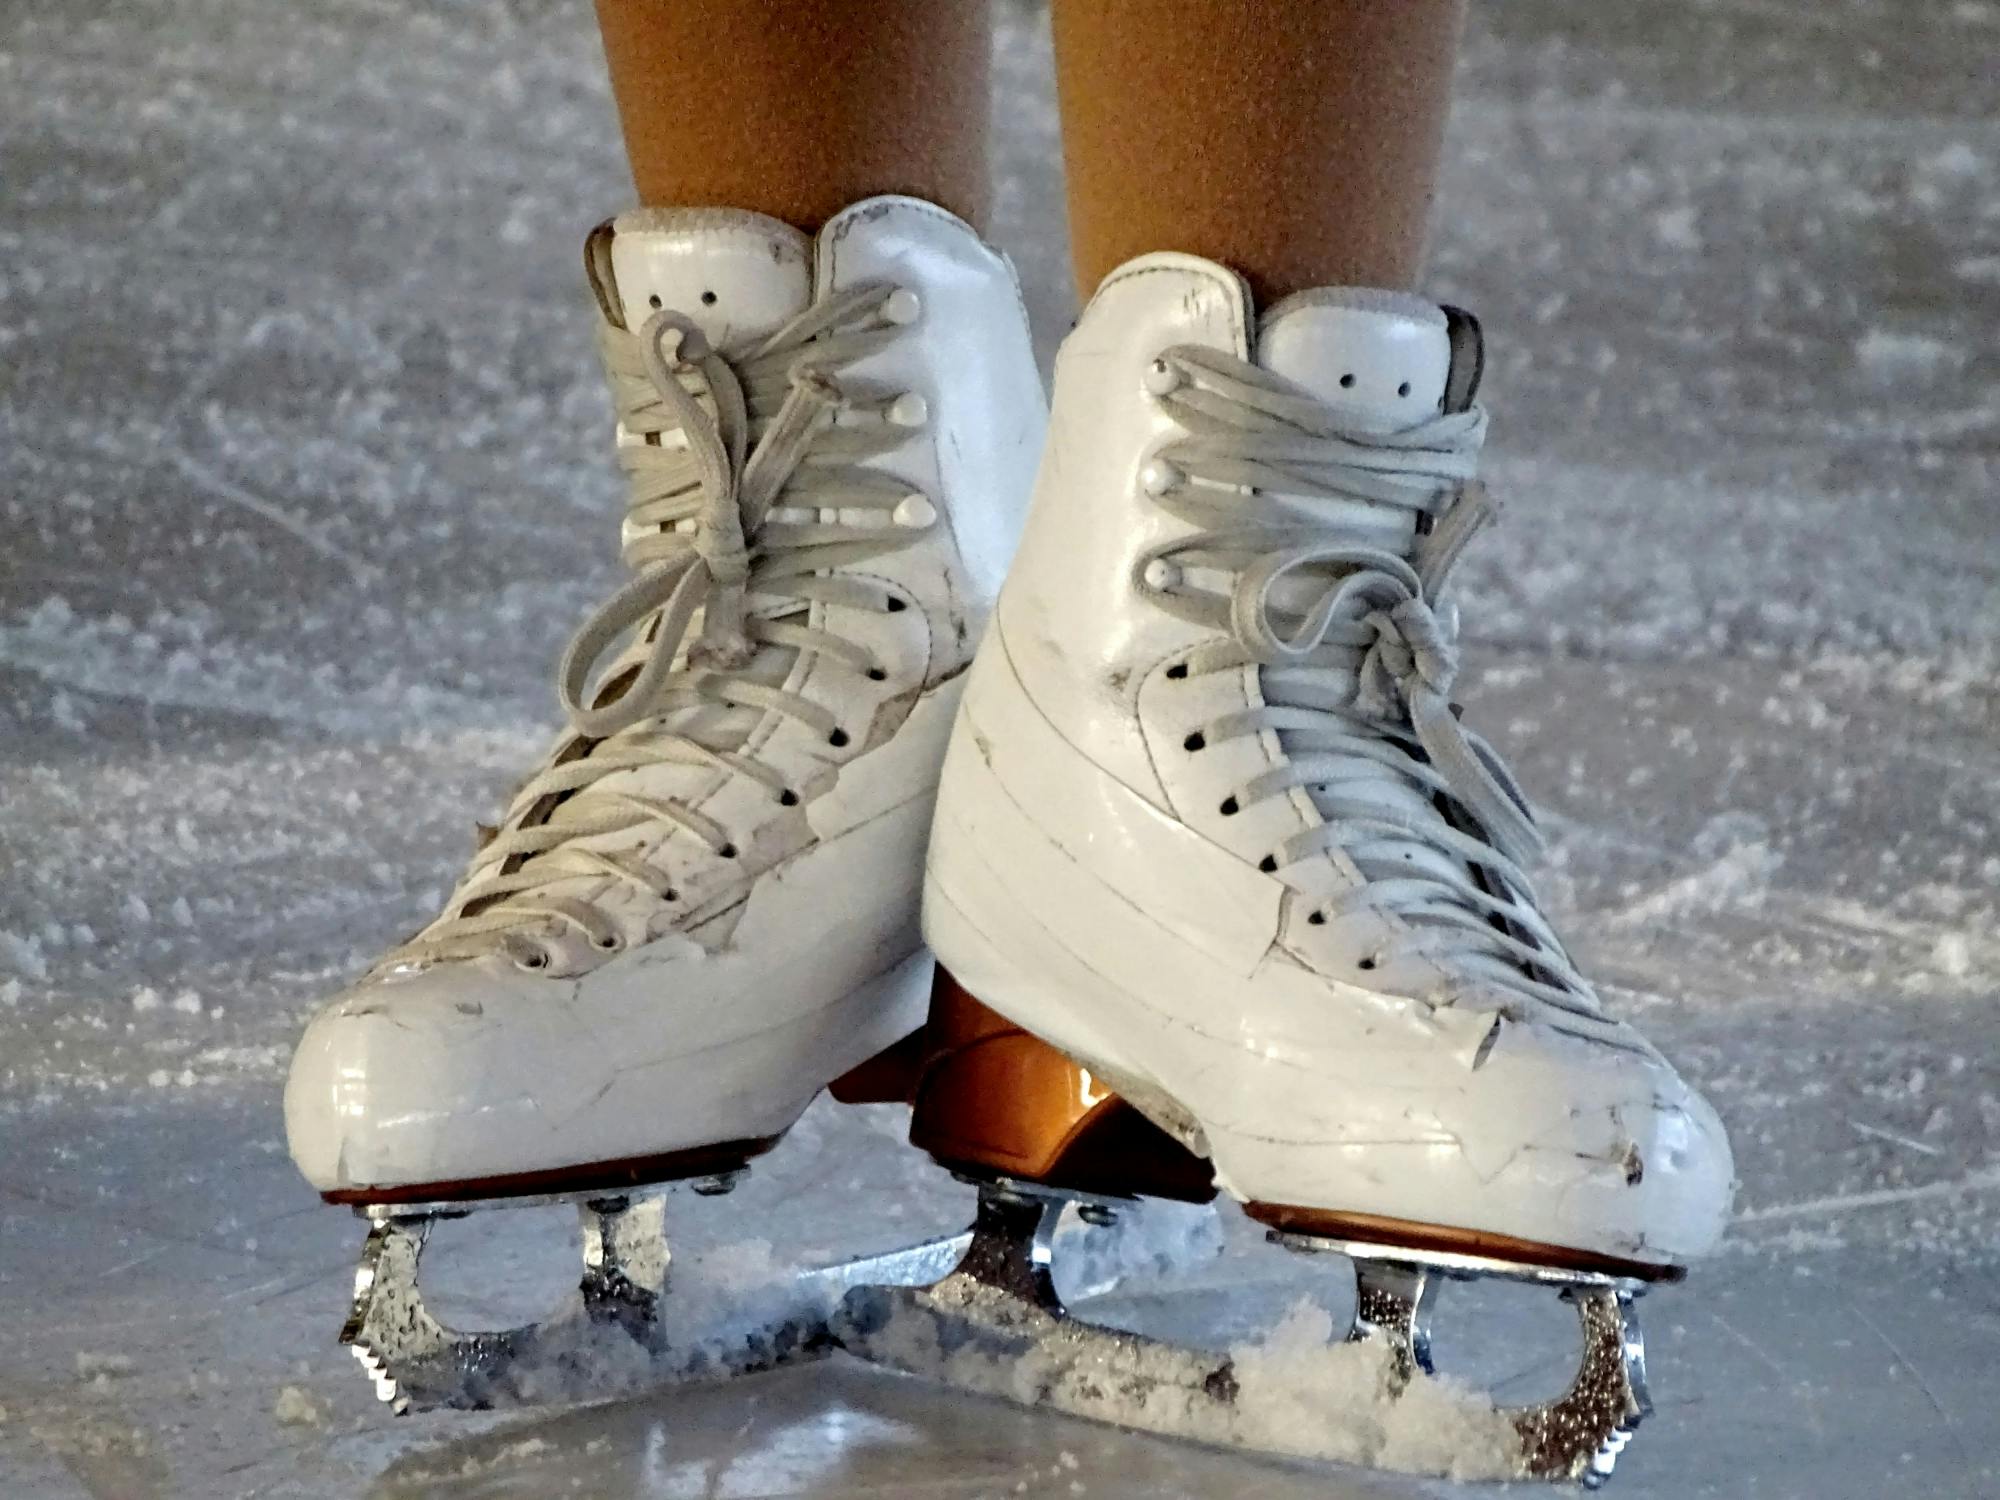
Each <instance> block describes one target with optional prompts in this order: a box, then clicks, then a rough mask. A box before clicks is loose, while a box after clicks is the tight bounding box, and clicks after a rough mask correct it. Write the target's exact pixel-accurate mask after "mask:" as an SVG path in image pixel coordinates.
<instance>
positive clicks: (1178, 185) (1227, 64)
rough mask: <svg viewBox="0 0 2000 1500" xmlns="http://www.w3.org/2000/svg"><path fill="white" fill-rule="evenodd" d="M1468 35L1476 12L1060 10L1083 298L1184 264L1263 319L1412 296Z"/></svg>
mask: <svg viewBox="0 0 2000 1500" xmlns="http://www.w3.org/2000/svg"><path fill="white" fill-rule="evenodd" d="M1463 22H1464V3H1463V0H1302V3H1290V0H1288V3H1284V4H1274V3H1272V0H1055V3H1054V23H1055V50H1056V77H1057V83H1058V86H1059V88H1060V92H1061V97H1062V114H1063V155H1064V158H1065V162H1066V165H1067V169H1068V174H1069V214H1070V238H1071V245H1072V248H1073V252H1074V255H1075V260H1076V272H1077V281H1078V284H1079V285H1080V286H1081V287H1082V288H1083V289H1084V290H1085V292H1086V293H1087V292H1088V291H1089V290H1090V289H1091V288H1092V287H1095V286H1096V285H1097V283H1098V282H1099V281H1100V280H1102V279H1103V277H1104V276H1105V275H1106V273H1108V272H1110V271H1111V270H1113V269H1115V268H1116V267H1117V266H1119V265H1121V264H1123V263H1124V262H1125V261H1127V260H1129V259H1131V258H1132V257H1133V256H1135V255H1138V254H1142V253H1144V252H1146V251H1150V250H1183V251H1190V252H1192V253H1194V254H1197V255H1204V256H1207V257H1209V258H1210V259H1213V260H1219V261H1222V262H1224V263H1226V264H1228V265H1231V266H1234V267H1235V268H1236V269H1237V270H1239V271H1241V272H1242V273H1243V274H1244V275H1245V276H1246V277H1247V278H1248V279H1249V281H1250V284H1251V287H1252V288H1253V290H1254V291H1255V292H1256V294H1257V298H1258V300H1259V302H1260V303H1264V304H1266V305H1268V304H1269V303H1270V302H1271V301H1272V300H1274V299H1276V298H1278V297H1282V296H1285V295H1287V294H1288V293H1291V292H1295V291H1299V290H1302V289H1304V288H1307V287H1315V286H1336V285H1351V286H1373V287H1395V288H1408V287H1410V286H1411V285H1412V284H1413V283H1414V282H1415V280H1416V277H1417V274H1418V271H1419V269H1420V266H1421V261H1422V256H1423V241H1424V229H1425V223H1426V220H1427V219H1428V217H1429V211H1430V201H1431V194H1432V189H1433V185H1434V183H1435V181H1436V176H1437V164H1438V155H1439V151H1440V148H1441V146H1442V143H1443V137H1444V124H1445V116H1446V114H1447V112H1448V110H1449V107H1450V102H1451V74H1452V67H1453V64H1454V62H1455V61H1456V59H1457V54H1458V41H1459V33H1460V31H1461V29H1462V26H1463Z"/></svg>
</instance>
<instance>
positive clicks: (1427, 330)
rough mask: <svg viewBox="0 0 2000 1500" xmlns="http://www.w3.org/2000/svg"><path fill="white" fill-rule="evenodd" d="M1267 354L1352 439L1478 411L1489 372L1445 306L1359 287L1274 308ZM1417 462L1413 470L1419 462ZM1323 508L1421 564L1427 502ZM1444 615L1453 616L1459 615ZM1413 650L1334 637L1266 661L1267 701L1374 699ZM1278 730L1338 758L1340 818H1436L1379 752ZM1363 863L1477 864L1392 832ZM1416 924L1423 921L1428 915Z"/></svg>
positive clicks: (1312, 577) (1333, 566)
mask: <svg viewBox="0 0 2000 1500" xmlns="http://www.w3.org/2000/svg"><path fill="white" fill-rule="evenodd" d="M1476 358H1477V356H1476V353H1475V352H1474V351H1473V350H1471V349H1468V350H1467V351H1466V353H1465V354H1463V355H1461V356H1460V363H1461V364H1462V365H1465V364H1474V365H1476ZM1256 361H1257V363H1258V364H1260V365H1261V366H1263V368H1265V369H1266V370H1268V371H1270V372H1271V373H1272V374H1274V375H1279V376H1282V377H1283V378H1285V379H1287V380H1289V381H1291V382H1293V383H1294V384H1295V385H1297V386H1299V387H1301V388H1303V389H1304V390H1306V391H1307V392H1309V393H1311V394H1312V395H1313V396H1314V397H1316V398H1318V399H1319V400H1320V401H1323V402H1325V403H1326V405H1327V406H1328V407H1329V408H1331V409H1332V411H1333V413H1334V415H1335V417H1336V418H1337V423H1338V428H1339V430H1340V431H1341V433H1342V435H1343V436H1351V437H1352V438H1353V439H1354V440H1355V441H1357V442H1358V443H1360V444H1363V445H1366V444H1367V443H1368V442H1369V440H1370V439H1372V438H1387V437H1390V436H1392V435H1395V434H1399V433H1406V432H1408V431H1409V430H1410V429H1412V428H1415V427H1418V426H1420V425H1422V424H1425V423H1428V422H1432V421H1435V420H1436V419H1437V418H1438V417H1439V416H1440V414H1442V413H1443V412H1444V411H1445V410H1446V409H1447V407H1448V406H1450V407H1452V408H1454V409H1462V408H1464V407H1465V406H1467V405H1469V402H1470V396H1471V386H1472V382H1473V380H1474V378H1475V372H1474V370H1473V369H1469V368H1468V369H1461V370H1460V371H1459V372H1458V378H1457V379H1454V370H1453V363H1454V358H1453V338H1452V333H1451V326H1450V322H1449V320H1448V319H1447V317H1446V315H1445V313H1444V311H1443V310H1442V309H1441V308H1439V307H1438V306H1437V305H1436V304H1434V303H1430V302H1426V301H1424V300H1423V299H1422V298H1420V297H1416V296H1412V295H1410V294H1408V293H1403V292H1390V291H1378V290H1372V289H1367V288H1356V287H1334V288H1326V289H1321V290H1316V291H1310V292H1302V293H1299V294H1298V295H1296V296H1293V297H1289V298H1286V299H1285V300H1284V301H1282V302H1279V303H1277V304H1276V305H1275V306H1273V307H1272V308H1270V309H1269V310H1268V311H1267V312H1266V313H1265V314H1264V316H1263V318H1262V320H1261V322H1260V324H1259V328H1258V337H1257V349H1256ZM1448 391H1449V392H1450V393H1451V395H1452V399H1451V400H1450V401H1448V400H1447V392H1448ZM1393 456H1394V454H1393V450H1384V458H1385V459H1390V460H1392V459H1393ZM1417 467H1419V466H1418V465H1416V464H1413V465H1412V469H1413V470H1415V469H1416V468H1417ZM1395 469H1396V465H1395V464H1394V462H1393V461H1390V462H1385V463H1384V465H1383V467H1382V470H1381V471H1378V475H1377V477H1378V478H1379V479H1380V480H1382V481H1384V482H1386V483H1388V484H1390V485H1397V484H1407V485H1408V486H1409V487H1410V489H1411V491H1412V493H1413V494H1419V495H1429V494H1432V493H1433V492H1434V490H1435V485H1436V481H1435V480H1434V479H1431V478H1428V477H1425V476H1423V475H1422V474H1421V473H1417V472H1412V473H1411V474H1409V475H1408V476H1407V477H1403V476H1399V475H1398V474H1397V473H1396V472H1395ZM1313 509H1314V512H1315V513H1316V514H1317V515H1318V516H1320V517H1323V518H1324V520H1325V521H1326V529H1325V533H1324V535H1325V538H1326V540H1327V542H1328V543H1330V544H1332V545H1334V546H1338V547H1340V548H1343V549H1365V550H1366V551H1372V552H1376V553H1386V554H1390V555H1391V556H1393V557H1394V558H1397V559H1401V560H1402V561H1403V562H1405V563H1413V562H1414V561H1415V550H1416V543H1417V537H1418V533H1419V522H1418V519H1417V513H1416V512H1415V511H1414V510H1412V509H1408V508H1405V507H1403V506H1400V505H1394V504H1389V503H1380V502H1371V501H1369V500H1367V499H1364V498H1359V497H1357V498H1354V499H1339V500H1327V499H1324V498H1322V499H1319V500H1317V501H1315V502H1314V503H1313ZM1385 561H1386V559H1385ZM1392 566H1393V565H1392ZM1353 571H1356V568H1355V566H1352V565H1343V564H1341V563H1337V562H1331V561H1329V562H1327V563H1325V564H1322V565H1320V566H1319V567H1316V568H1306V569H1300V570H1299V571H1298V572H1296V573H1295V574H1294V575H1292V576H1291V577H1290V578H1288V579H1286V580H1285V581H1284V584H1283V586H1281V587H1280V588H1277V589H1274V590H1273V591H1272V595H1271V600H1272V603H1273V604H1274V605H1275V606H1276V607H1277V608H1278V609H1279V610H1280V611H1287V612H1290V613H1291V614H1292V615H1293V617H1294V618H1302V617H1304V616H1306V615H1307V614H1309V613H1310V612H1311V611H1312V609H1313V608H1314V605H1315V603H1316V602H1317V601H1318V599H1319V598H1321V597H1322V596H1323V594H1324V591H1325V590H1326V589H1327V588H1328V587H1329V586H1330V583H1331V581H1332V580H1336V579H1338V578H1340V577H1342V576H1344V575H1346V574H1349V573H1351V572H1353ZM1439 602H1440V601H1438V600H1435V599H1429V600H1426V601H1423V608H1422V609H1421V610H1420V613H1427V612H1428V611H1431V610H1435V609H1437V607H1438V606H1439ZM1378 607H1379V606H1378ZM1442 618H1446V619H1448V618H1449V613H1448V612H1447V613H1446V614H1445V615H1444V616H1443V617H1442ZM1420 623H1421V622H1420V621H1418V620H1408V621H1404V620H1400V619H1399V620H1398V626H1397V628H1398V629H1399V630H1401V631H1403V632H1405V633H1407V632H1408V631H1409V630H1411V629H1414V628H1416V627H1417V626H1418V625H1419V624H1420ZM1446 629H1447V631H1448V630H1449V627H1448V626H1447V627H1446ZM1411 649H1412V648H1411V646H1410V643H1409V641H1408V640H1407V638H1406V639H1405V640H1403V641H1402V642H1401V643H1400V645H1397V644H1391V643H1388V642H1378V643H1377V644H1375V645H1373V646H1362V645H1352V646H1335V645H1331V644H1329V645H1328V646H1327V647H1325V648H1322V650H1321V652H1319V653H1317V659H1316V660H1315V661H1313V662H1312V663H1311V664H1310V665H1300V666H1268V667H1265V668H1264V669H1263V670H1262V671H1261V672H1260V674H1259V676H1260V680H1261V685H1262V690H1263V695H1264V698H1265V701H1266V702H1268V703H1271V704H1277V705H1292V706H1298V707H1312V706H1315V705H1318V704H1323V703H1326V702H1328V701H1329V700H1331V701H1334V702H1340V703H1346V704H1358V703H1360V702H1362V701H1364V700H1366V699H1368V698H1369V697H1370V693H1369V691H1368V688H1367V683H1368V679H1369V677H1370V676H1371V675H1374V676H1376V677H1378V678H1379V676H1380V675H1381V670H1382V667H1383V661H1375V662H1374V663H1373V664H1372V671H1371V663H1370V656H1371V652H1372V653H1374V654H1376V655H1383V654H1384V653H1391V654H1393V655H1401V654H1403V653H1404V652H1407V651H1409V650H1411ZM1431 649H1433V651H1434V655H1435V656H1437V657H1444V656H1450V657H1455V648H1454V646H1453V643H1451V642H1450V640H1449V638H1448V635H1447V637H1446V639H1445V640H1444V641H1443V645H1442V649H1441V650H1437V649H1436V648H1435V647H1432V648H1431ZM1388 659H1390V656H1388V655H1384V656H1383V660H1388ZM1433 670H1435V667H1434V666H1433ZM1409 690H1410V689H1409V687H1408V685H1407V684H1404V685H1399V686H1398V687H1397V688H1396V689H1395V692H1396V694H1397V695H1398V696H1402V695H1406V694H1407V693H1408V692H1409ZM1377 696H1379V693H1378V694H1377ZM1278 738H1279V742H1280V743H1281V744H1282V745H1283V746H1284V747H1285V749H1286V752H1287V753H1288V754H1290V755H1295V756H1296V755H1312V756H1315V757H1317V758H1319V759H1320V760H1322V761H1323V762H1324V763H1325V765H1326V769H1327V781H1326V782H1324V783H1321V784H1319V785H1316V786H1314V787H1311V788H1309V789H1308V795H1310V796H1311V797H1312V798H1313V800H1314V802H1315V804H1316V805H1317V806H1318V807H1319V810H1320V812H1321V814H1322V816H1324V817H1326V818H1328V819H1329V820H1333V821H1340V820H1344V819H1345V820H1351V819H1355V818H1364V819H1380V820H1383V822H1384V823H1385V825H1389V826H1393V825H1395V824H1399V823H1400V824H1405V825H1407V826H1411V827H1413V828H1421V827H1423V826H1424V824H1425V823H1426V822H1427V821H1435V814H1434V811H1433V805H1432V792H1431V790H1430V789H1429V788H1428V787H1426V786H1424V785H1422V784H1420V783H1419V782H1417V781H1416V780H1414V779H1411V778H1409V777H1405V776H1402V775H1398V774H1395V773H1393V772H1390V771H1388V770H1386V769H1385V768H1383V767H1382V766H1380V765H1377V764H1375V763H1373V762H1372V761H1371V759H1370V757H1369V756H1368V755H1366V754H1352V755H1348V754H1343V753H1341V752H1339V751H1335V752H1333V753H1332V754H1331V755H1330V754H1329V747H1328V742H1326V741H1325V740H1324V738H1323V737H1322V736H1319V735H1317V734H1314V733H1305V734H1301V733H1298V732H1293V731H1286V732H1281V733H1280V734H1279V736H1278ZM1358 863H1359V865H1360V867H1361V869H1362V872H1363V874H1364V875H1365V876H1367V877H1368V878H1370V879H1378V878H1395V877H1398V876H1407V875H1410V874H1416V873H1423V874H1428V875H1431V876H1435V877H1437V878H1439V879H1440V880H1442V881H1444V882H1446V883H1447V884H1451V883H1456V882H1460V881H1468V880H1470V879H1472V878H1473V872H1472V870H1471V869H1470V868H1469V866H1468V865H1467V864H1466V862H1465V861H1464V860H1462V859H1460V858H1459V857H1457V856H1456V855H1454V854H1453V853H1451V852H1448V851H1447V850H1445V849H1443V848H1440V847H1438V846H1437V845H1436V844H1435V843H1434V842H1432V841H1431V840H1429V839H1427V838H1424V837H1421V836H1415V837H1399V836H1396V835H1393V834H1389V833H1387V832H1386V831H1384V832H1378V834H1377V836H1376V837H1375V838H1374V840H1373V841H1372V843H1371V844H1370V847H1369V849H1368V853H1367V856H1366V857H1364V858H1360V859H1359V860H1358ZM1415 920H1417V921H1418V922H1419V923H1421V922H1423V921H1424V920H1426V919H1425V918H1422V917H1418V918H1416V919H1415ZM1390 967H1391V968H1394V967H1396V966H1394V965H1391V966H1390ZM1399 977H1401V976H1400V975H1398V974H1396V973H1384V974H1383V975H1381V976H1380V978H1381V979H1382V980H1384V981H1386V982H1387V983H1389V984H1391V985H1393V984H1394V983H1395V982H1396V981H1397V979H1398V978H1399Z"/></svg>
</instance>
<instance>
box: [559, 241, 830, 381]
mask: <svg viewBox="0 0 2000 1500" xmlns="http://www.w3.org/2000/svg"><path fill="white" fill-rule="evenodd" d="M585 259H586V261H587V263H588V267H589V271H590V281H591V287H592V289H593V290H594V291H595V292H596V293H597V298H598V301H599V303H600V304H601V305H602V306H603V308H604V313H605V316H606V317H607V318H608V319H609V320H610V321H611V322H612V323H613V324H615V325H617V326H619V327H622V328H625V329H626V330H628V331H636V330H637V329H638V327H639V326H640V325H641V324H642V323H644V322H645V321H646V319H647V317H649V316H650V315H651V314H652V313H653V312H656V311H658V310H660V309H663V308H664V309H668V310H671V311H672V312H674V313H676V314H678V315H679V316H681V317H683V318H685V319H687V320H688V321H690V322H692V323H693V324H694V325H695V327H697V328H699V329H700V330H701V331H702V333H703V334H704V335H706V337H707V339H708V342H709V345H710V347H712V348H714V349H717V350H720V351H723V352H725V353H726V352H731V351H734V350H736V349H740V348H742V347H743V346H745V345H746V344H749V343H751V342H754V341H755V340H757V339H759V338H762V337H764V336H765V335H766V334H768V333H770V332H771V331H772V330H773V329H775V328H777V327H778V326H779V325H780V324H782V323H784V322H785V321H786V320H787V319H789V318H792V317H795V316H797V315H798V314H799V313H800V312H802V311H804V310H805V307H806V305H807V303H809V302H810V301H811V300H812V242H811V241H810V240H809V239H808V238H807V237H806V236H805V235H803V234H801V233H800V232H799V231H798V230H796V229H794V228H792V226H791V225H789V224H786V223H783V222H782V221H780V220H778V219H773V218H769V217H767V216H766V215H764V214H756V213H750V212H747V211H745V210H741V209H726V208H673V209H665V208H642V209H635V210H634V211H633V212H631V213H627V214H621V215H619V217H618V218H616V219H615V220H613V221H612V222H611V224H610V225H608V226H606V228H604V229H600V230H599V231H598V232H597V233H596V234H593V235H592V236H591V239H590V245H589V247H588V249H587V250H586V253H585Z"/></svg>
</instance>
